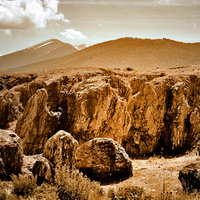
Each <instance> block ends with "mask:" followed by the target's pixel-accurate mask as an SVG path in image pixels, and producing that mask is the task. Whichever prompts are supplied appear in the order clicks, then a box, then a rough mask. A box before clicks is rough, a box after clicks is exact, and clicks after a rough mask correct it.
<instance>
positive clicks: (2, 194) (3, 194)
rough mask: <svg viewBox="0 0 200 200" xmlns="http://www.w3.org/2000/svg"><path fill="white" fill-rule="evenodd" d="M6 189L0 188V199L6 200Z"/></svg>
mask: <svg viewBox="0 0 200 200" xmlns="http://www.w3.org/2000/svg"><path fill="white" fill-rule="evenodd" d="M6 196H7V195H6V191H5V190H4V189H1V188H0V200H6Z"/></svg>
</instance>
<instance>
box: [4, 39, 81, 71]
mask: <svg viewBox="0 0 200 200" xmlns="http://www.w3.org/2000/svg"><path fill="white" fill-rule="evenodd" d="M76 51H78V50H77V49H76V48H75V47H73V46H72V45H70V44H67V43H63V42H61V41H59V40H56V39H52V40H47V41H45V42H42V43H40V44H37V45H34V46H31V47H29V48H26V49H23V50H21V51H17V52H14V53H11V54H8V55H5V56H1V57H0V71H1V70H7V69H10V68H16V67H19V66H22V65H27V64H30V63H35V62H40V61H43V60H49V59H52V58H59V57H62V56H66V55H68V54H71V53H74V52H76Z"/></svg>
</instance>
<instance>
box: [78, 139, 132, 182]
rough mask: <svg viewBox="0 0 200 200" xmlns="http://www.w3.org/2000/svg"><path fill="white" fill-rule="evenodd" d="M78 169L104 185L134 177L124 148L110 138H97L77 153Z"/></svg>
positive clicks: (82, 146) (81, 147)
mask: <svg viewBox="0 0 200 200" xmlns="http://www.w3.org/2000/svg"><path fill="white" fill-rule="evenodd" d="M75 158H76V168H78V169H79V170H80V171H81V172H83V173H84V174H86V175H87V176H88V177H89V178H91V179H92V180H96V181H100V182H102V183H106V182H115V181H121V180H124V179H127V178H129V177H130V176H132V163H131V160H130V158H129V157H128V155H127V154H126V152H125V150H124V148H123V147H121V146H120V145H119V144H118V143H117V142H116V141H114V140H113V139H108V138H95V139H92V140H90V141H88V142H86V143H84V144H83V145H81V146H80V147H79V148H78V149H77V151H76V157H75Z"/></svg>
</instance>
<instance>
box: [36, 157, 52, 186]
mask: <svg viewBox="0 0 200 200" xmlns="http://www.w3.org/2000/svg"><path fill="white" fill-rule="evenodd" d="M32 172H33V175H34V176H37V183H38V184H42V183H43V182H47V183H52V182H53V177H54V170H53V165H52V164H51V162H49V160H47V159H46V158H44V157H38V159H37V161H36V162H35V164H34V166H33V171H32Z"/></svg>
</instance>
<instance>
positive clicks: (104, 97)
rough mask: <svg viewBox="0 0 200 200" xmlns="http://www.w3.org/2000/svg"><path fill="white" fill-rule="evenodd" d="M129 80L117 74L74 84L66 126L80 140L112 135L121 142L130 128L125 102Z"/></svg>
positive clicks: (68, 97)
mask: <svg viewBox="0 0 200 200" xmlns="http://www.w3.org/2000/svg"><path fill="white" fill-rule="evenodd" d="M130 95H131V91H130V86H129V84H128V83H127V82H126V81H124V80H123V79H122V78H120V77H117V76H111V77H92V78H89V79H87V80H83V81H81V82H78V83H76V84H74V85H73V86H72V87H71V89H70V92H69V93H68V94H67V121H66V127H65V129H66V130H68V131H69V132H72V133H73V137H74V138H75V139H78V140H79V142H80V143H83V142H85V141H88V140H89V139H92V138H95V137H110V138H113V139H114V140H116V141H117V142H118V143H119V144H120V143H121V141H122V138H123V136H125V135H127V134H128V131H129V129H130V115H129V113H128V110H127V105H126V102H127V101H128V100H129V98H130Z"/></svg>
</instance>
